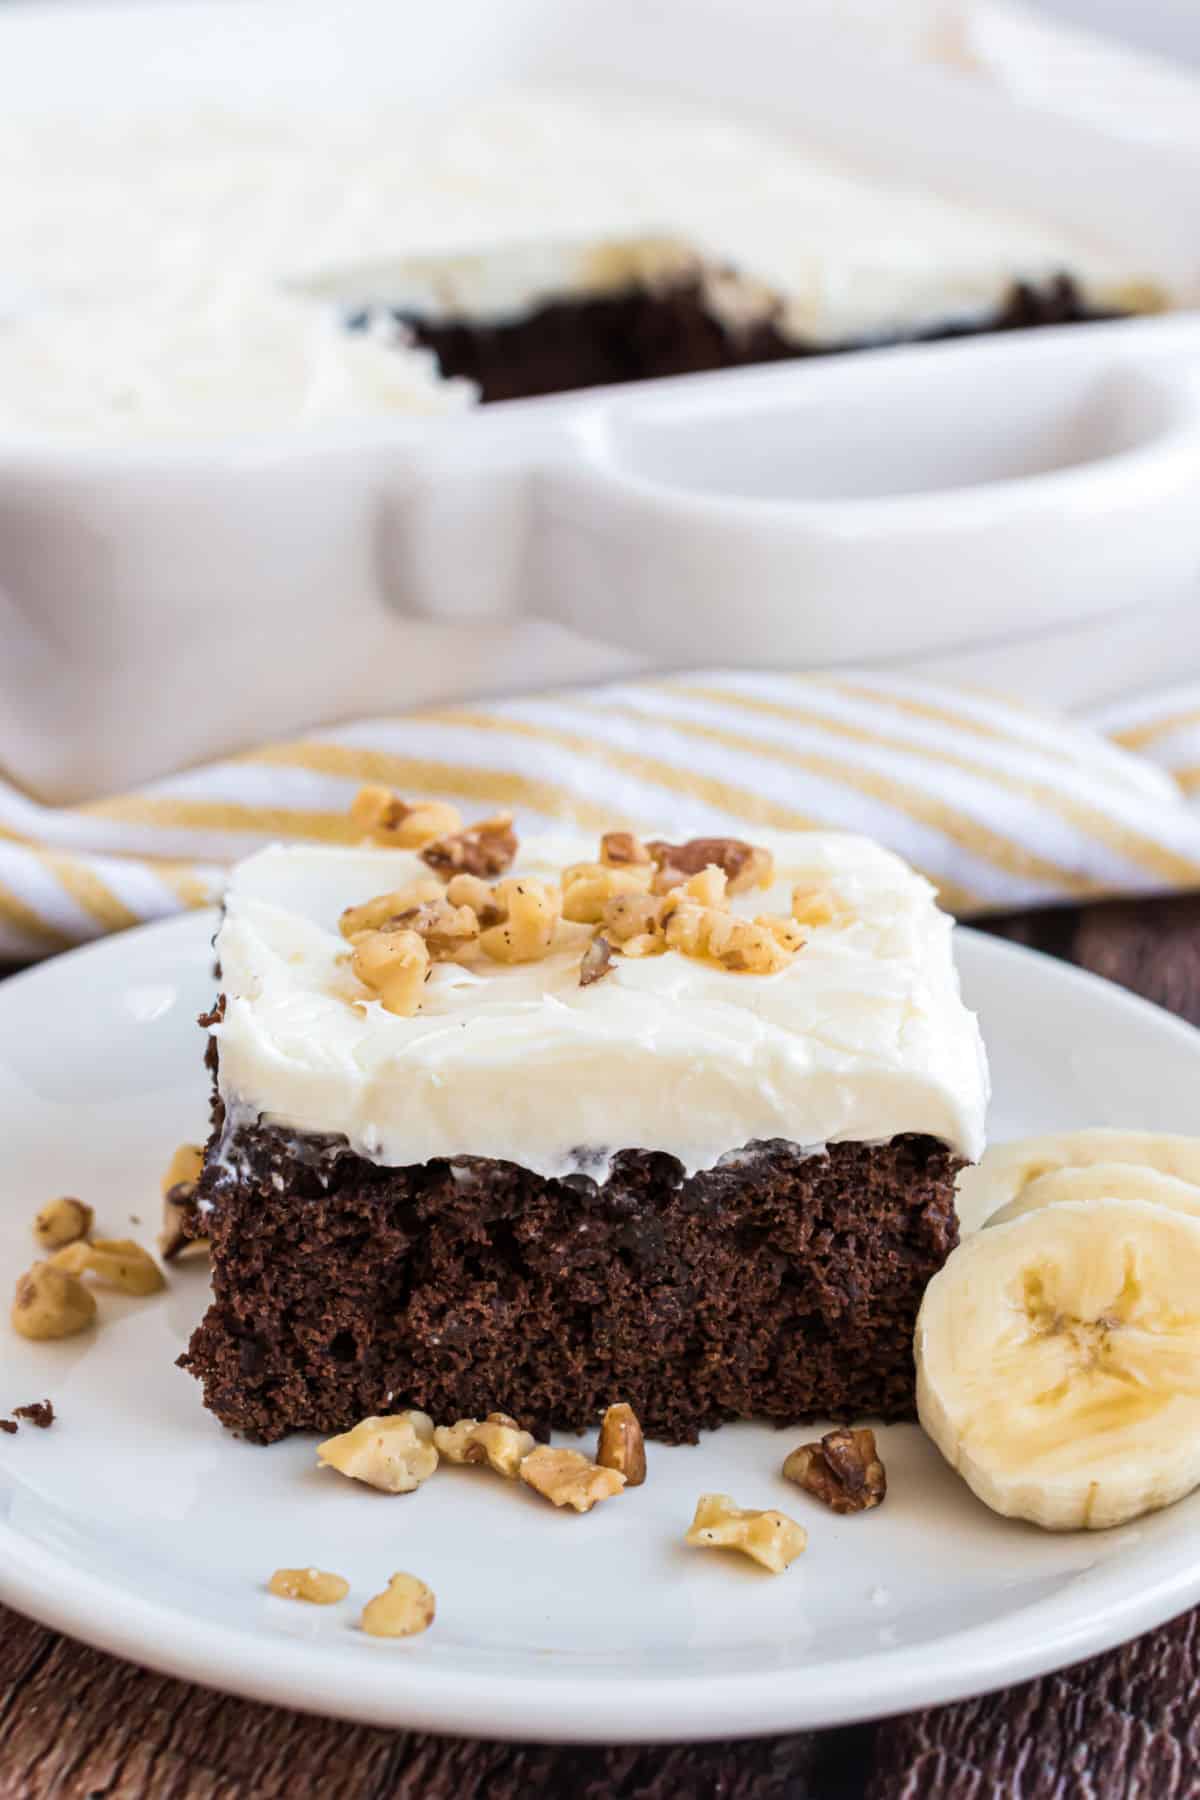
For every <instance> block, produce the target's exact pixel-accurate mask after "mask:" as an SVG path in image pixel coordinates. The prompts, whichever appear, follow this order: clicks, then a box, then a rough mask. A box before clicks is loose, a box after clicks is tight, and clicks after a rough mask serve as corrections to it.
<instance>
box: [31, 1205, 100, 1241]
mask: <svg viewBox="0 0 1200 1800" xmlns="http://www.w3.org/2000/svg"><path fill="white" fill-rule="evenodd" d="M94 1217H95V1214H94V1213H93V1211H92V1209H91V1207H90V1206H85V1205H84V1203H83V1201H82V1200H76V1199H75V1198H74V1196H73V1195H70V1194H64V1195H62V1197H61V1198H60V1199H58V1200H51V1201H50V1202H49V1203H48V1204H47V1205H45V1206H43V1208H42V1210H41V1212H40V1213H39V1214H38V1215H37V1218H36V1219H35V1220H34V1221H33V1235H34V1237H35V1238H36V1239H37V1241H38V1243H39V1244H40V1245H41V1246H42V1249H43V1250H58V1249H60V1248H61V1247H62V1245H63V1244H73V1243H74V1242H75V1240H76V1239H77V1238H84V1237H86V1236H87V1234H88V1232H89V1231H90V1230H91V1229H92V1220H93V1218H94Z"/></svg>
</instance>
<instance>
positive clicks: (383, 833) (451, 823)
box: [350, 787, 462, 850]
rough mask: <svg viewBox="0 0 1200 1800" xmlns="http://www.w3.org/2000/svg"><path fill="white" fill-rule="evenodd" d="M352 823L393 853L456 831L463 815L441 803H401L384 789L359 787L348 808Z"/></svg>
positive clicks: (421, 801) (398, 797)
mask: <svg viewBox="0 0 1200 1800" xmlns="http://www.w3.org/2000/svg"><path fill="white" fill-rule="evenodd" d="M350 821H351V824H353V825H357V826H358V828H359V830H360V831H361V832H362V834H363V836H364V837H368V838H370V839H371V840H372V841H373V842H374V843H376V844H382V845H385V846H387V847H388V848H390V849H393V850H419V849H421V847H422V845H424V844H431V843H433V842H434V840H435V839H436V838H440V837H446V836H447V835H448V834H449V833H451V832H454V831H458V830H459V829H460V827H461V825H462V814H461V813H460V812H459V810H458V808H457V807H456V806H447V805H446V804H444V803H443V802H442V801H440V800H415V801H410V800H402V799H401V798H400V796H399V794H395V793H393V792H392V790H391V788H386V787H363V788H359V790H358V792H357V794H356V795H355V796H354V800H353V802H352V804H351V807H350Z"/></svg>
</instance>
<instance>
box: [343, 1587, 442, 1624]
mask: <svg viewBox="0 0 1200 1800" xmlns="http://www.w3.org/2000/svg"><path fill="white" fill-rule="evenodd" d="M436 1612H437V1599H436V1597H435V1595H434V1592H433V1589H432V1588H430V1587H426V1585H425V1583H424V1582H423V1581H419V1580H418V1579H417V1577H416V1576H415V1575H404V1574H400V1575H393V1576H392V1578H391V1580H390V1581H389V1582H388V1584H387V1587H386V1588H385V1590H384V1592H383V1593H382V1594H376V1596H375V1598H374V1599H373V1600H368V1601H367V1604H366V1605H365V1606H364V1607H363V1610H362V1618H361V1619H360V1620H359V1623H360V1625H361V1626H362V1629H363V1630H364V1631H365V1632H366V1633H367V1634H368V1636H370V1637H387V1638H403V1637H416V1636H418V1634H419V1633H420V1632H422V1631H428V1630H429V1627H430V1626H431V1625H432V1624H433V1620H434V1615H435V1614H436Z"/></svg>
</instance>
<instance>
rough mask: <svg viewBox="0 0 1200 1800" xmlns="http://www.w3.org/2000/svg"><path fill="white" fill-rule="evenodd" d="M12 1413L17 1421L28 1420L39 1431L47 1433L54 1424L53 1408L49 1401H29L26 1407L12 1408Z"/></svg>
mask: <svg viewBox="0 0 1200 1800" xmlns="http://www.w3.org/2000/svg"><path fill="white" fill-rule="evenodd" d="M13 1412H14V1413H15V1414H16V1416H17V1418H18V1419H28V1420H29V1423H30V1424H31V1425H36V1426H37V1427H38V1429H39V1430H40V1431H49V1429H50V1427H51V1425H53V1423H54V1407H53V1405H52V1404H51V1402H50V1401H49V1400H31V1401H30V1402H29V1404H28V1406H14V1407H13ZM15 1429H16V1428H15V1426H14V1430H15Z"/></svg>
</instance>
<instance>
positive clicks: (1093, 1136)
mask: <svg viewBox="0 0 1200 1800" xmlns="http://www.w3.org/2000/svg"><path fill="white" fill-rule="evenodd" d="M1095 1163H1136V1164H1138V1165H1139V1167H1141V1168H1144V1169H1154V1170H1157V1172H1158V1173H1159V1174H1160V1175H1174V1176H1176V1177H1177V1178H1178V1179H1179V1180H1180V1181H1190V1182H1194V1183H1195V1184H1196V1186H1198V1187H1200V1138H1195V1137H1184V1136H1182V1135H1179V1134H1174V1133H1171V1132H1167V1131H1114V1130H1109V1129H1107V1128H1105V1127H1100V1126H1098V1127H1095V1128H1094V1129H1092V1130H1090V1131H1058V1132H1053V1133H1050V1134H1048V1135H1047V1136H1045V1137H1031V1138H1019V1139H1018V1140H1017V1141H1016V1142H1015V1143H1012V1144H995V1145H993V1147H992V1148H991V1149H990V1150H989V1151H987V1153H986V1155H985V1156H984V1158H983V1160H982V1162H979V1163H976V1165H975V1167H974V1168H971V1169H964V1170H963V1172H962V1174H961V1175H960V1176H959V1178H958V1192H957V1195H956V1205H957V1209H958V1220H959V1229H960V1232H961V1235H962V1236H963V1237H969V1236H970V1234H971V1233H972V1232H974V1231H978V1230H979V1228H980V1226H981V1225H983V1224H984V1223H985V1221H986V1220H988V1219H989V1218H991V1216H992V1214H993V1213H995V1212H998V1211H999V1210H1000V1208H1001V1207H1002V1206H1007V1205H1008V1204H1009V1202H1010V1201H1011V1200H1015V1199H1017V1197H1018V1196H1019V1195H1020V1194H1021V1192H1022V1191H1023V1190H1024V1189H1025V1188H1026V1187H1028V1186H1029V1184H1030V1182H1032V1181H1037V1180H1038V1179H1039V1178H1040V1177H1041V1176H1043V1175H1049V1174H1052V1173H1053V1172H1054V1171H1055V1170H1056V1169H1087V1168H1091V1167H1092V1166H1093V1164H1095Z"/></svg>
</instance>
